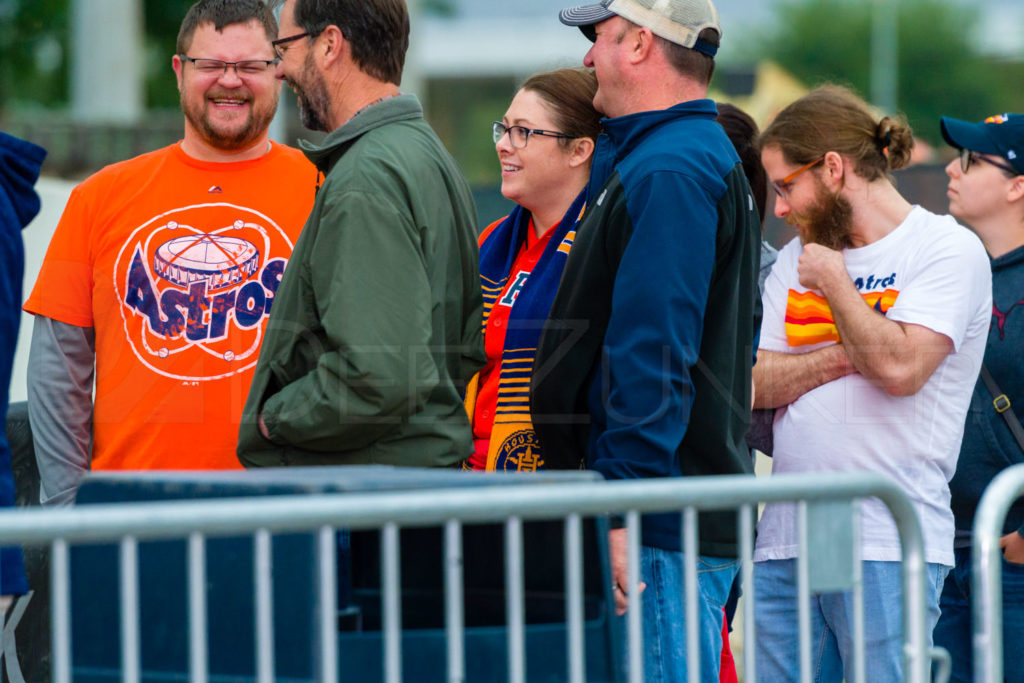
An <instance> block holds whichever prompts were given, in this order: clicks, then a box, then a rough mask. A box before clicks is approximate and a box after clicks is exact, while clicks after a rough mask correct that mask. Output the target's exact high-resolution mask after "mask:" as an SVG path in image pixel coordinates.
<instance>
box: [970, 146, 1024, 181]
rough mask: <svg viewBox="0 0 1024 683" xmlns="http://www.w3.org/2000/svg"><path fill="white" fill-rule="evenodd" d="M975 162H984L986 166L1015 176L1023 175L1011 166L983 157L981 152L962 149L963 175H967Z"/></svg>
mask: <svg viewBox="0 0 1024 683" xmlns="http://www.w3.org/2000/svg"><path fill="white" fill-rule="evenodd" d="M975 161H982V162H984V163H986V164H991V165H993V166H995V167H996V168H998V169H1000V170H1003V171H1006V172H1007V173H1009V174H1010V175H1013V176H1018V175H1021V173H1020V172H1019V171H1018V170H1017V169H1015V168H1014V167H1013V166H1010V164H1007V163H1004V162H1002V161H996V160H995V159H989V158H988V157H986V156H982V155H981V153H980V152H976V151H974V150H973V149H967V148H966V147H961V148H960V172H961V173H965V174H966V173H967V171H968V170H970V168H971V164H972V163H974V162H975Z"/></svg>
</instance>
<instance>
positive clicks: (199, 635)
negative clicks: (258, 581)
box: [188, 531, 209, 683]
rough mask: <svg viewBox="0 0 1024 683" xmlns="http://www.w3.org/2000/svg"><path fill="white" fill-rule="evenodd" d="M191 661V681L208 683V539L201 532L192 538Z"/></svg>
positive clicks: (189, 567) (190, 588)
mask: <svg viewBox="0 0 1024 683" xmlns="http://www.w3.org/2000/svg"><path fill="white" fill-rule="evenodd" d="M188 661H189V680H190V681H192V683H207V681H208V680H209V661H208V653H207V649H206V539H205V538H203V535H202V533H200V532H198V531H194V532H192V533H191V534H189V537H188Z"/></svg>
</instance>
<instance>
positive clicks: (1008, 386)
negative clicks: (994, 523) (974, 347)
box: [949, 246, 1024, 547]
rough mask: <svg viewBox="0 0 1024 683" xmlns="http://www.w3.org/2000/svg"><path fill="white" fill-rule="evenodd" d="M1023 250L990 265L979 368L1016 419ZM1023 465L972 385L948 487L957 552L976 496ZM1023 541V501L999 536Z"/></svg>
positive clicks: (1023, 333)
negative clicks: (1014, 535)
mask: <svg viewBox="0 0 1024 683" xmlns="http://www.w3.org/2000/svg"><path fill="white" fill-rule="evenodd" d="M1022 348H1024V246H1022V247H1018V248H1017V249H1015V250H1013V251H1011V252H1010V253H1008V254H1003V255H1002V256H1000V257H999V258H997V259H992V326H991V327H990V328H989V332H988V343H987V345H986V346H985V365H986V366H987V367H988V369H989V372H991V373H992V377H993V379H995V381H996V384H998V385H999V389H1000V390H1001V391H1002V392H1003V393H1004V394H1006V396H1007V397H1008V398H1009V399H1010V404H1011V405H1012V407H1013V410H1014V412H1015V413H1016V415H1017V417H1018V419H1019V418H1024V363H1021V349H1022ZM1022 462H1024V451H1022V450H1021V447H1020V446H1019V445H1018V444H1017V442H1016V441H1015V440H1014V438H1013V434H1012V433H1011V432H1010V428H1009V427H1008V426H1007V424H1006V421H1005V420H1004V419H1003V416H1002V415H1000V414H999V413H997V412H996V410H995V408H994V407H993V405H992V394H991V393H990V392H989V390H988V389H987V388H986V387H985V383H984V382H982V381H981V379H980V378H979V379H978V382H977V384H976V385H975V386H974V394H973V395H972V396H971V407H970V410H969V411H968V413H967V423H966V425H965V426H964V440H963V444H962V445H961V446H960V458H959V460H957V464H956V474H955V475H954V476H953V480H952V481H950V483H949V491H950V494H951V495H952V508H953V516H954V518H955V519H956V535H957V546H958V547H966V546H968V545H970V543H969V539H970V535H971V527H972V526H973V524H974V511H975V509H977V507H978V502H979V501H980V500H981V494H982V493H984V491H985V487H986V486H988V484H989V482H991V481H992V480H993V479H994V478H995V477H996V475H997V474H999V473H1000V472H1002V471H1003V470H1004V469H1006V468H1007V467H1010V466H1011V465H1018V464H1020V463H1022ZM1013 529H1018V530H1019V531H1021V535H1024V500H1019V501H1017V502H1016V503H1015V504H1014V505H1013V507H1011V508H1010V512H1009V514H1008V515H1007V518H1006V524H1005V526H1004V527H1003V533H1004V534H1005V533H1009V532H1010V531H1011V530H1013Z"/></svg>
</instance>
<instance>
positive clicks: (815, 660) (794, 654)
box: [754, 560, 949, 683]
mask: <svg viewBox="0 0 1024 683" xmlns="http://www.w3.org/2000/svg"><path fill="white" fill-rule="evenodd" d="M862 571H863V578H864V584H863V586H864V639H865V642H864V645H865V653H866V656H865V660H866V661H865V666H866V671H865V677H864V678H865V680H867V681H871V683H876V682H877V683H884V682H886V681H893V682H897V681H902V680H903V622H902V618H903V609H902V605H903V603H902V593H903V591H902V585H901V577H900V563H899V562H863V563H862ZM948 571H949V568H948V567H946V566H944V565H940V564H931V563H929V564H928V565H927V569H926V571H925V604H926V605H927V607H928V618H927V624H926V628H927V635H928V643H927V646H928V647H930V646H931V633H932V628H934V626H935V622H936V621H938V618H939V591H940V590H941V588H942V582H943V581H944V580H945V578H946V573H947V572H948ZM754 596H755V602H754V623H755V625H756V627H757V677H758V680H763V681H796V680H799V678H800V632H799V626H798V621H797V586H796V560H771V561H767V562H757V563H756V564H755V565H754ZM854 665H855V663H854V658H853V594H852V593H851V592H850V591H845V592H841V593H822V594H813V595H812V596H811V675H812V676H813V678H814V680H815V681H842V680H843V678H844V676H845V678H846V680H848V681H850V680H853V667H854Z"/></svg>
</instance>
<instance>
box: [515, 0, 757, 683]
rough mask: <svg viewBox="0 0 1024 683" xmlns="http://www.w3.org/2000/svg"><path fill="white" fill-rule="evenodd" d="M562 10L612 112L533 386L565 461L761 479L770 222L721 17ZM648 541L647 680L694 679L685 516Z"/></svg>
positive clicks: (537, 416) (705, 628)
mask: <svg viewBox="0 0 1024 683" xmlns="http://www.w3.org/2000/svg"><path fill="white" fill-rule="evenodd" d="M560 18H561V20H562V22H563V23H565V24H568V25H571V26H578V27H579V28H580V30H582V31H583V33H584V35H586V36H587V37H588V38H589V39H590V40H591V41H593V43H594V45H593V47H592V48H591V50H590V51H589V52H588V53H587V55H586V57H585V58H584V64H585V65H586V66H592V67H594V68H595V70H596V74H597V81H598V91H597V95H596V97H595V98H594V105H595V107H596V108H597V109H598V110H599V111H601V112H602V113H603V114H604V115H605V116H606V117H608V118H606V119H605V120H604V122H603V123H604V129H605V134H604V135H602V136H601V138H600V139H599V141H598V144H597V150H596V152H595V154H594V164H593V169H592V172H591V178H590V186H589V198H588V202H587V214H586V215H585V216H584V218H583V221H582V223H581V224H580V225H579V227H578V229H577V235H576V241H575V245H574V247H573V251H572V253H571V254H570V255H569V259H568V262H567V264H566V268H565V273H564V274H563V276H562V282H561V285H560V288H559V291H558V294H557V295H556V297H555V301H554V304H553V306H552V309H551V313H550V318H549V320H548V322H547V324H546V326H545V329H544V333H543V336H542V339H541V342H540V348H539V349H538V352H537V359H536V365H535V372H534V376H533V377H534V379H533V385H532V387H531V411H532V413H533V418H534V424H535V425H536V427H537V433H538V435H539V436H540V439H541V442H542V446H543V449H544V453H545V455H546V456H547V459H548V463H549V466H551V467H557V466H562V467H577V466H579V465H580V464H585V465H586V467H588V468H590V469H594V470H597V471H598V472H600V473H601V474H602V475H604V476H605V478H607V479H616V480H623V479H627V480H628V479H647V478H660V477H679V476H687V477H692V476H704V475H718V474H750V473H751V471H752V466H751V461H750V456H749V454H748V453H747V450H746V446H745V442H744V435H745V433H746V430H747V425H748V423H749V417H750V405H751V361H752V348H753V343H754V342H753V340H754V335H755V330H756V321H755V318H756V316H759V310H760V309H759V300H758V294H757V271H758V258H759V248H760V232H759V221H758V215H757V210H756V208H755V207H754V201H753V198H752V197H751V193H750V188H749V185H748V184H747V180H746V178H745V176H744V174H743V168H742V166H741V165H740V162H739V158H738V157H737V155H736V151H735V149H734V148H733V146H732V144H731V143H730V142H729V139H728V137H727V136H726V135H725V132H724V131H723V130H722V128H721V126H719V124H718V123H716V121H715V117H716V115H717V111H716V108H715V105H714V103H713V102H712V101H710V100H708V99H706V92H707V86H708V83H709V82H710V80H711V75H712V73H713V71H714V55H715V53H716V51H717V46H718V44H719V40H720V37H721V29H720V27H719V22H718V13H717V11H716V10H715V8H714V6H713V5H712V3H711V2H710V0H701V1H699V2H696V3H695V2H692V1H689V2H682V1H678V0H670V1H669V2H664V1H662V0H658V1H657V2H656V1H655V0H605V2H603V3H601V4H599V5H589V6H581V7H575V8H572V9H567V10H564V11H562V13H561V15H560ZM699 529H700V549H699V555H700V557H699V558H698V559H699V562H700V565H701V571H700V572H699V581H700V584H701V585H700V591H699V595H700V598H699V599H700V604H699V605H698V614H699V618H700V624H699V633H700V649H701V657H700V660H701V664H700V670H701V680H717V678H718V663H719V653H720V651H721V644H722V642H721V629H722V605H723V604H724V602H725V599H726V596H727V595H728V592H729V586H730V584H731V582H732V580H733V576H734V575H735V573H736V570H737V566H736V561H735V557H736V524H735V516H734V515H731V514H724V513H723V514H719V513H706V514H701V515H700V519H699ZM641 542H642V546H643V547H642V549H641V568H640V569H641V579H642V581H643V583H641V584H640V585H639V586H638V588H640V590H642V591H643V593H642V595H641V596H640V603H641V607H642V615H643V624H644V642H645V647H644V662H643V666H644V669H645V671H646V676H647V678H648V680H683V679H684V678H685V676H686V668H687V662H686V656H685V649H686V648H685V643H684V634H685V633H686V625H685V610H684V608H683V597H682V595H681V592H682V583H683V581H682V571H683V569H682V567H683V556H682V553H681V552H680V551H681V543H680V524H679V515H678V514H665V515H647V516H645V517H644V519H643V523H642V539H641ZM625 545H626V531H625V529H615V530H613V531H612V532H611V534H610V536H609V546H610V551H611V563H612V576H613V580H614V584H615V586H614V594H615V599H616V606H617V611H618V613H619V614H622V613H624V612H625V610H626V607H627V606H628V605H629V600H628V597H627V593H628V592H630V591H631V590H632V589H631V587H630V585H629V583H628V577H627V572H626V551H625ZM645 584H646V590H644V587H645ZM632 597H633V598H634V599H635V598H636V597H637V596H635V595H634V596H632Z"/></svg>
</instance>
